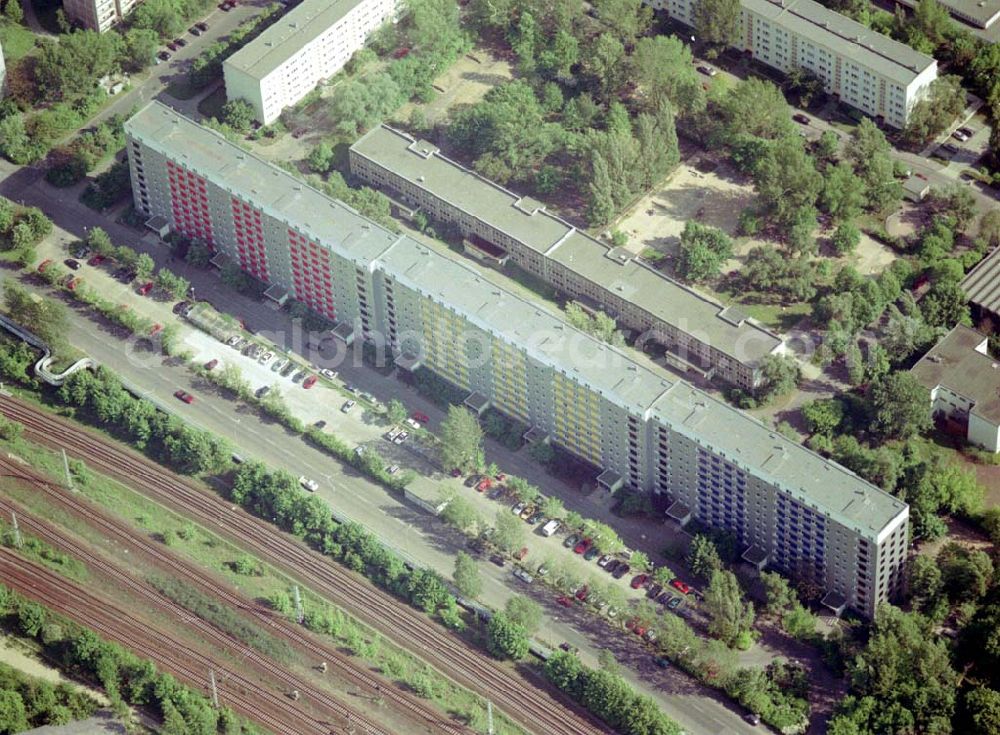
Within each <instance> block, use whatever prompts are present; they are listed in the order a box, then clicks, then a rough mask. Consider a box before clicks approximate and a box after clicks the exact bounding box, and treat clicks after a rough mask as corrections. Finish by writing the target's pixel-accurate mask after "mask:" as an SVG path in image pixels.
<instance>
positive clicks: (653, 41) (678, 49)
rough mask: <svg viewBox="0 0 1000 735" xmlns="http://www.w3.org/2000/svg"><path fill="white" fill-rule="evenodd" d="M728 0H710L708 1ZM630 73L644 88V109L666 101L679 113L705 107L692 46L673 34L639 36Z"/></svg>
mask: <svg viewBox="0 0 1000 735" xmlns="http://www.w3.org/2000/svg"><path fill="white" fill-rule="evenodd" d="M713 1H714V2H729V0H709V2H713ZM630 62H631V65H632V74H633V75H634V76H635V80H636V84H638V86H639V88H640V89H642V91H643V102H642V105H643V108H642V109H644V110H646V111H655V110H657V109H659V107H660V105H661V104H662V103H663V102H664V101H668V102H669V103H670V104H671V105H673V106H674V107H675V108H676V109H677V110H679V111H680V113H681V114H682V115H689V114H691V113H693V112H697V111H699V110H702V109H704V107H705V92H704V90H703V89H702V88H701V82H700V80H699V79H698V73H697V71H696V70H695V66H694V63H693V58H692V56H691V48H690V47H689V46H688V45H687V44H686V43H684V42H683V41H681V40H680V39H679V38H677V37H676V36H664V35H655V36H646V37H644V38H640V39H639V40H638V41H637V42H636V44H635V49H634V50H633V52H632V56H631V58H630Z"/></svg>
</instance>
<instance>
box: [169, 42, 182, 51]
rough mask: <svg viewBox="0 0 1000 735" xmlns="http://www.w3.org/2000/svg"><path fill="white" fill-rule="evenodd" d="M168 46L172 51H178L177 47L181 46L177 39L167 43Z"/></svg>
mask: <svg viewBox="0 0 1000 735" xmlns="http://www.w3.org/2000/svg"><path fill="white" fill-rule="evenodd" d="M167 48H168V49H170V50H171V51H176V50H177V49H179V48H180V46H178V45H177V41H171V42H170V43H168V44H167Z"/></svg>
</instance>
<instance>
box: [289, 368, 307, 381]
mask: <svg viewBox="0 0 1000 735" xmlns="http://www.w3.org/2000/svg"><path fill="white" fill-rule="evenodd" d="M306 375H308V373H307V372H306V371H305V370H299V371H298V372H297V373H295V375H294V376H292V382H293V383H301V382H302V379H303V378H305V377H306Z"/></svg>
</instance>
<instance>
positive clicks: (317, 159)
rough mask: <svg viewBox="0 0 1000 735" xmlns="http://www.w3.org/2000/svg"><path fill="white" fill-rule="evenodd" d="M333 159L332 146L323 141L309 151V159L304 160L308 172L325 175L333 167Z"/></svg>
mask: <svg viewBox="0 0 1000 735" xmlns="http://www.w3.org/2000/svg"><path fill="white" fill-rule="evenodd" d="M333 159H334V153H333V146H331V145H330V144H329V143H327V142H326V141H325V140H324V141H321V142H319V143H318V144H317V145H316V146H314V147H313V149H312V150H311V151H309V157H308V158H307V159H306V164H307V165H308V166H309V170H310V171H313V172H315V173H318V174H325V173H327V172H328V171H329V170H330V168H331V167H332V166H333Z"/></svg>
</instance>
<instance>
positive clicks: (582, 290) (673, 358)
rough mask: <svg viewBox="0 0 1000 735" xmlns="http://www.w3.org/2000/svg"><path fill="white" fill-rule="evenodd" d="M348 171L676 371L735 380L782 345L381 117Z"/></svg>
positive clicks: (748, 382) (741, 380)
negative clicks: (649, 349) (600, 317)
mask: <svg viewBox="0 0 1000 735" xmlns="http://www.w3.org/2000/svg"><path fill="white" fill-rule="evenodd" d="M350 163H351V172H352V173H353V174H354V175H356V176H358V177H359V178H360V179H362V180H364V181H365V182H366V183H368V184H369V185H371V186H373V187H375V188H377V189H380V190H383V191H386V192H388V193H389V194H390V196H392V197H393V198H395V199H396V200H397V201H401V202H402V203H404V204H405V205H407V206H411V207H418V208H420V209H422V210H424V211H426V212H427V213H428V214H429V215H430V216H432V217H433V218H435V219H436V220H438V221H442V222H446V223H451V224H454V225H457V226H458V228H459V229H460V230H461V232H462V235H463V236H464V237H465V238H466V242H467V245H468V247H467V251H468V252H471V253H473V254H475V253H477V252H479V253H482V249H483V248H490V255H491V256H492V259H493V260H494V261H495V262H497V263H504V262H506V259H507V258H508V256H509V259H510V261H512V262H513V263H515V264H516V265H517V266H518V267H520V268H521V269H522V270H525V271H527V272H529V273H531V274H532V275H535V276H537V277H538V278H541V279H542V280H543V281H545V282H547V283H548V284H550V285H551V286H553V287H555V288H556V289H557V290H558V291H560V292H561V293H563V294H565V295H566V296H569V297H571V298H574V299H577V300H580V301H581V302H583V303H584V304H589V305H591V306H593V307H595V308H599V309H602V310H603V311H605V312H607V313H608V314H609V315H611V316H613V317H614V318H615V319H616V321H617V322H618V323H619V325H620V326H623V327H625V328H627V329H631V330H634V331H635V332H638V333H639V334H640V335H642V336H641V339H650V340H653V341H656V342H658V343H661V344H663V345H664V346H666V347H667V348H668V352H667V355H666V358H667V360H668V361H670V362H672V363H673V364H674V365H675V366H676V367H678V368H680V369H682V370H688V369H689V370H695V371H697V372H699V373H701V374H703V375H707V376H712V375H717V376H719V377H720V378H722V379H723V380H725V381H728V382H730V383H733V384H735V385H738V386H740V387H742V388H753V387H754V386H755V385H757V383H758V382H759V371H758V366H759V363H760V361H761V360H762V359H763V358H764V357H765V356H767V355H769V354H776V353H780V352H782V351H783V350H784V346H783V344H782V340H781V339H780V338H779V337H778V336H777V335H775V334H774V333H772V332H770V331H769V330H767V329H766V328H764V327H762V326H760V325H759V324H757V323H756V322H754V321H753V320H752V319H750V318H748V317H747V316H746V315H744V314H742V313H741V312H740V311H739V310H738V309H736V308H733V307H723V306H722V305H721V304H719V303H717V302H715V301H713V300H712V299H709V298H708V297H707V296H705V295H703V294H700V293H698V292H696V291H694V290H693V289H691V288H688V287H687V286H685V285H683V284H681V283H678V282H677V281H674V280H673V279H671V278H668V277H666V276H664V275H663V274H662V273H660V272H659V271H657V270H655V269H653V268H652V267H650V266H649V265H647V264H646V263H645V262H643V261H641V260H639V259H636V258H634V257H633V256H632V255H631V254H629V253H627V252H625V251H623V250H621V249H616V248H611V247H609V246H607V245H604V244H603V243H601V242H600V241H598V240H595V239H594V238H592V237H590V236H589V235H587V234H586V233H584V232H580V231H579V230H577V229H576V228H575V227H573V226H572V225H570V224H569V223H567V222H565V221H564V220H561V219H559V218H558V217H556V216H554V215H552V214H549V213H548V212H546V211H545V207H544V205H543V204H542V203H541V202H536V201H534V200H532V199H529V198H528V197H519V196H517V195H516V194H514V193H513V192H510V191H507V190H506V189H504V188H503V187H500V186H498V185H497V184H495V183H493V182H491V181H489V180H488V179H484V178H483V177H481V176H479V175H478V174H476V173H475V172H473V171H470V170H469V169H467V168H465V167H463V166H462V165H460V164H458V163H456V162H455V161H452V160H451V159H449V158H447V157H446V156H444V155H442V154H441V152H440V151H439V150H438V148H437V147H436V146H434V145H432V144H431V143H428V142H426V141H421V140H415V139H414V138H412V137H410V136H409V135H407V134H406V133H402V132H400V131H397V130H393V129H392V128H390V127H388V126H385V125H383V126H381V127H377V128H373V129H372V130H371V131H369V132H368V133H367V134H365V135H364V136H362V138H361V139H360V140H358V141H357V142H356V143H355V144H354V145H353V146H351V150H350Z"/></svg>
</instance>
